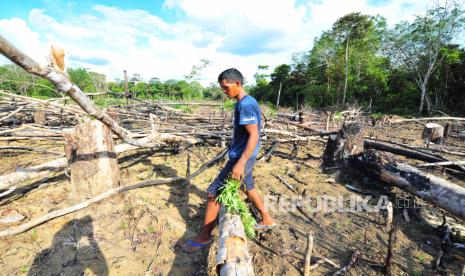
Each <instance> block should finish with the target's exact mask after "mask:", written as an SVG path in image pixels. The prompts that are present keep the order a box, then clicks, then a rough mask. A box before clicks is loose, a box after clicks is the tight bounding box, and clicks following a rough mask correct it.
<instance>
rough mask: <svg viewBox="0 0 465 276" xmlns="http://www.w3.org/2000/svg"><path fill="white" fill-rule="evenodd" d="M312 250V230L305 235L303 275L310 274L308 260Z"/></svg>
mask: <svg viewBox="0 0 465 276" xmlns="http://www.w3.org/2000/svg"><path fill="white" fill-rule="evenodd" d="M312 251H313V231H310V232H309V233H308V236H307V250H306V251H305V262H304V276H310V262H311V260H312Z"/></svg>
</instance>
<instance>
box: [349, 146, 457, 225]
mask: <svg viewBox="0 0 465 276" xmlns="http://www.w3.org/2000/svg"><path fill="white" fill-rule="evenodd" d="M351 164H352V165H353V166H354V167H357V168H359V169H360V170H362V171H363V172H366V173H369V174H371V175H372V176H375V177H376V178H378V179H380V180H381V181H383V182H385V183H388V184H390V185H393V186H396V187H399V188H401V189H403V190H405V191H408V192H410V193H412V194H414V195H416V196H418V197H420V198H421V199H423V200H425V201H427V202H429V203H431V204H433V205H435V206H437V207H440V208H442V209H444V210H446V211H448V212H450V213H451V214H453V215H456V216H457V217H460V218H462V219H465V188H464V187H461V186H459V185H456V184H454V183H451V182H449V181H447V180H445V179H442V178H440V177H437V176H434V175H431V174H427V173H424V172H422V171H420V170H418V169H417V168H415V167H412V166H410V165H407V164H404V163H401V162H399V161H397V160H396V159H395V158H394V156H393V155H392V154H389V153H376V152H374V151H372V150H366V151H365V152H364V153H363V154H362V155H360V156H358V157H356V158H352V159H351Z"/></svg>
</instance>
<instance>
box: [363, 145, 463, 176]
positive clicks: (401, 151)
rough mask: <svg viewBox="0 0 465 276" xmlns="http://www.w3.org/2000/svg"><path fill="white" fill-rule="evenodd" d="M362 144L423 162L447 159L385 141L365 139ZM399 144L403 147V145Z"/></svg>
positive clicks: (453, 167)
mask: <svg viewBox="0 0 465 276" xmlns="http://www.w3.org/2000/svg"><path fill="white" fill-rule="evenodd" d="M364 145H365V147H369V148H373V149H376V150H381V151H386V152H391V153H394V154H398V155H402V156H406V157H409V158H413V159H417V160H421V161H425V162H431V163H437V162H448V161H449V160H447V159H445V158H442V157H439V156H438V155H435V154H431V153H426V152H424V151H421V150H419V149H411V147H409V148H400V147H395V146H392V145H388V144H386V143H385V142H384V143H379V142H375V141H371V140H365V142H364ZM397 145H399V144H397ZM401 146H402V147H404V146H403V145H401ZM448 167H450V168H451V169H455V170H460V171H463V172H465V169H464V168H463V166H461V165H448Z"/></svg>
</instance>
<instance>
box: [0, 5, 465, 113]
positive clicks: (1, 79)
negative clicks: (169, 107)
mask: <svg viewBox="0 0 465 276" xmlns="http://www.w3.org/2000/svg"><path fill="white" fill-rule="evenodd" d="M464 28H465V11H464V9H463V8H462V6H460V5H459V3H458V2H454V1H447V2H446V3H445V4H444V5H441V4H440V2H436V4H435V6H434V7H432V8H431V9H429V10H427V11H426V13H425V14H423V15H418V16H416V17H415V19H414V20H413V21H412V22H407V21H405V22H400V23H398V24H396V25H395V26H393V27H388V24H387V21H386V19H385V18H383V17H382V16H369V15H365V14H362V13H359V12H357V13H350V14H347V15H345V16H343V17H341V18H339V19H338V20H337V21H336V22H335V23H334V24H333V26H332V28H331V29H329V30H326V31H324V32H323V33H322V34H321V35H320V36H319V37H318V38H316V39H315V40H314V43H313V47H312V48H311V49H310V50H309V51H307V52H303V53H298V54H295V55H294V56H293V58H292V60H291V61H290V62H289V64H282V65H279V66H277V67H275V68H274V69H273V70H272V73H270V74H268V73H266V72H268V70H269V66H267V65H260V66H258V68H257V72H256V74H255V75H254V78H255V83H254V84H252V85H247V87H246V89H247V90H248V91H249V92H250V93H251V94H252V95H253V96H255V97H256V98H257V99H258V100H259V101H261V102H263V103H269V104H270V105H272V106H276V105H278V104H279V106H285V107H292V108H294V109H300V108H302V107H312V108H331V109H343V108H345V107H346V106H347V105H358V106H361V107H363V108H364V110H366V111H367V112H370V113H377V112H380V113H392V114H401V115H417V114H423V115H425V114H432V113H441V112H442V113H447V114H449V115H459V116H460V115H465V48H464V43H463V42H464V39H465V32H464ZM460 36H462V37H460ZM457 41H460V43H458V44H457ZM454 43H455V44H454ZM209 63H210V61H209V60H207V59H202V60H201V63H200V64H199V65H194V66H193V67H192V70H191V72H190V73H189V74H187V75H185V76H184V79H182V80H175V79H171V80H166V81H161V80H159V79H158V78H156V77H154V78H152V79H150V80H149V81H147V82H145V81H143V80H142V79H141V78H140V76H138V75H137V74H134V75H133V77H132V78H130V79H129V82H128V92H129V93H131V95H132V96H133V97H138V98H141V99H172V100H186V101H189V100H194V99H197V100H202V99H211V100H222V99H225V96H224V94H223V93H222V91H221V89H220V88H219V87H218V85H217V84H216V83H212V84H210V85H209V86H207V87H203V86H202V85H201V84H200V83H199V81H198V80H199V78H200V75H201V72H202V70H203V69H204V68H205V67H207V66H208V65H209ZM67 73H68V76H69V77H70V79H71V81H72V82H74V83H75V84H77V85H78V86H79V87H80V88H81V89H82V90H83V91H85V92H86V93H95V92H108V91H111V92H114V93H113V94H112V95H113V96H115V95H117V93H121V95H122V96H123V95H124V92H125V84H124V81H123V80H121V79H116V80H114V81H107V79H106V76H105V75H103V74H99V73H96V72H92V71H90V70H88V69H85V68H70V69H68V70H67ZM0 89H4V90H9V91H12V92H14V93H19V94H24V95H28V96H33V97H56V96H59V95H58V94H57V92H56V91H55V90H54V88H53V86H52V85H51V84H50V83H49V82H48V81H47V80H44V79H41V78H38V77H36V76H32V75H30V74H27V73H25V72H24V71H23V70H21V69H19V68H18V67H16V66H15V65H3V66H0Z"/></svg>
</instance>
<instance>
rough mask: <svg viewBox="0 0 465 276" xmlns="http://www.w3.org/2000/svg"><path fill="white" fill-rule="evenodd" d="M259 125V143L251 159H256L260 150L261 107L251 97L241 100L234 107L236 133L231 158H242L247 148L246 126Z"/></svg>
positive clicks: (231, 148)
mask: <svg viewBox="0 0 465 276" xmlns="http://www.w3.org/2000/svg"><path fill="white" fill-rule="evenodd" d="M254 124H257V125H258V143H257V146H256V147H255V150H254V151H253V153H252V155H251V157H256V156H257V154H258V149H259V148H260V128H261V125H262V119H261V112H260V107H259V106H258V103H257V101H256V100H255V99H254V98H253V97H252V96H249V95H245V96H244V97H243V98H242V99H240V100H239V101H238V102H237V103H236V105H235V107H234V132H233V138H232V142H231V147H230V148H229V158H230V159H236V158H240V157H241V155H242V152H244V150H245V148H246V146H247V140H248V139H249V134H248V133H247V130H246V129H245V125H254Z"/></svg>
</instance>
